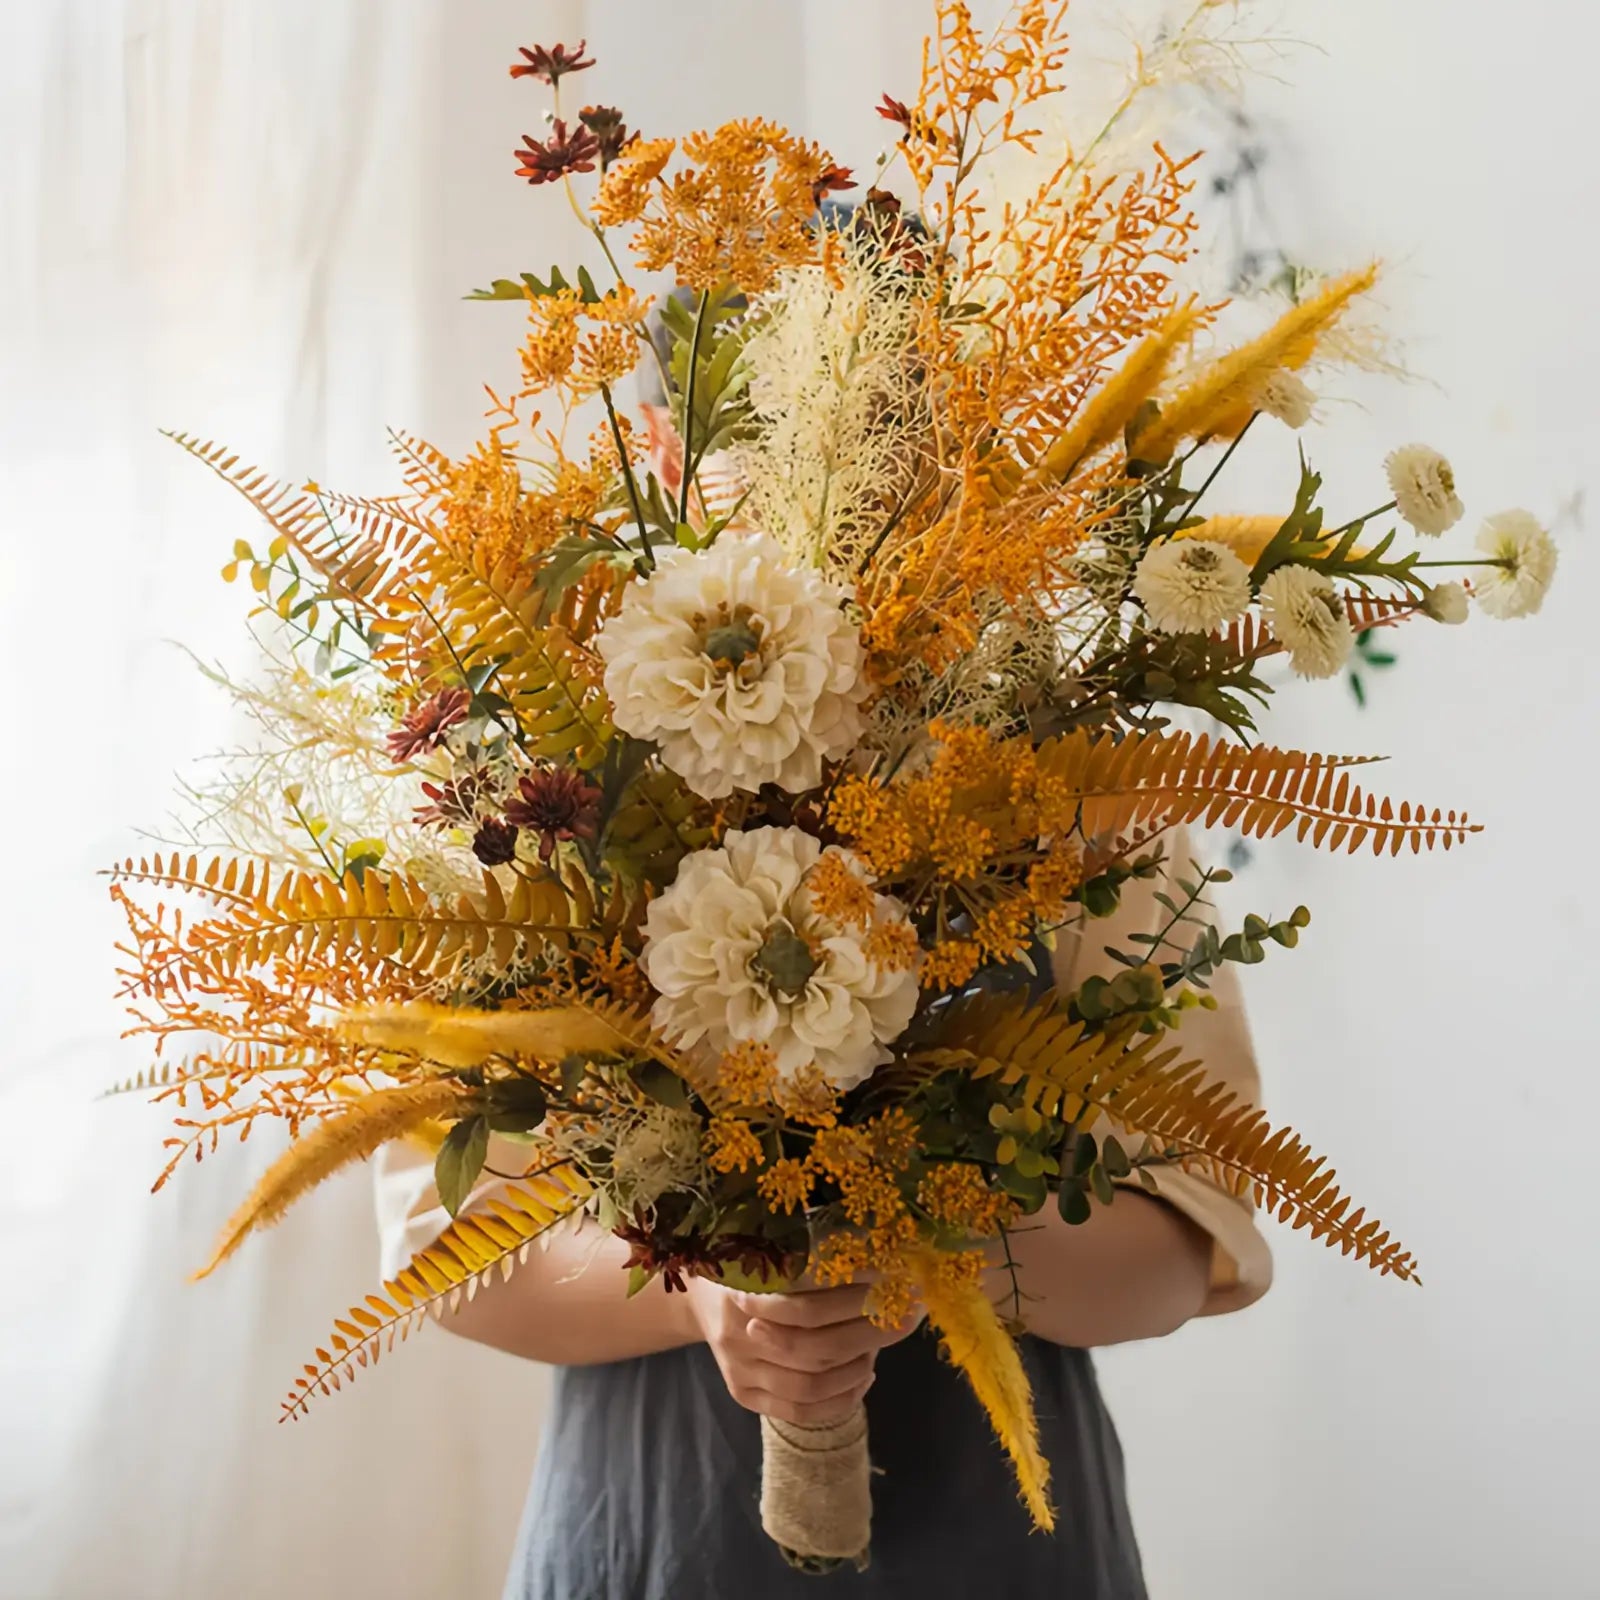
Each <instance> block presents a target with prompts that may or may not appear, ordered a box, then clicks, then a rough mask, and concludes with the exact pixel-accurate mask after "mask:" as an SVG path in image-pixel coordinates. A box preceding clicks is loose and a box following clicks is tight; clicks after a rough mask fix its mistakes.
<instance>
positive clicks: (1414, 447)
mask: <svg viewBox="0 0 1600 1600" xmlns="http://www.w3.org/2000/svg"><path fill="white" fill-rule="evenodd" d="M1383 467H1384V471H1385V472H1386V473H1388V475H1389V488H1390V491H1391V492H1392V493H1393V495H1394V503H1395V508H1396V509H1397V510H1398V511H1399V513H1400V515H1401V516H1402V517H1404V518H1405V519H1406V521H1407V522H1409V523H1410V524H1411V526H1412V527H1413V528H1415V529H1416V530H1417V532H1418V533H1425V534H1427V535H1428V536H1429V537H1430V538H1437V537H1438V536H1439V535H1440V534H1441V533H1448V532H1449V531H1450V529H1451V528H1453V527H1455V525H1456V524H1457V523H1458V522H1459V521H1460V520H1461V518H1462V517H1463V515H1465V513H1466V507H1465V506H1464V505H1462V503H1461V500H1460V498H1459V497H1458V496H1457V494H1456V475H1455V472H1454V471H1453V470H1452V468H1451V466H1450V463H1449V462H1448V461H1446V460H1445V458H1444V457H1443V456H1442V455H1440V454H1439V452H1438V451H1437V450H1430V449H1429V448H1428V447H1427V445H1425V444H1408V445H1405V446H1404V447H1403V448H1401V449H1399V450H1396V451H1395V452H1394V453H1393V454H1392V455H1390V456H1389V458H1388V460H1386V461H1385V462H1384V464H1383Z"/></svg>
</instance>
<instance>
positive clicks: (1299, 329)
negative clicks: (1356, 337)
mask: <svg viewBox="0 0 1600 1600" xmlns="http://www.w3.org/2000/svg"><path fill="white" fill-rule="evenodd" d="M1377 281H1378V269H1377V267H1376V266H1371V267H1367V268H1366V269H1365V270H1363V271H1361V272H1352V273H1348V274H1347V275H1346V276H1344V277H1342V278H1335V279H1333V280H1331V281H1330V282H1329V283H1327V284H1325V285H1324V286H1323V288H1322V289H1321V290H1319V291H1318V292H1317V293H1316V294H1314V295H1312V296H1311V298H1310V299H1309V300H1306V301H1304V302H1302V303H1301V304H1300V305H1297V306H1291V307H1290V308H1289V309H1288V310H1287V311H1286V312H1285V313H1284V314H1283V315H1282V316H1281V317H1280V318H1279V319H1278V320H1277V321H1276V322H1275V323H1274V324H1273V325H1272V326H1271V327H1270V328H1268V329H1267V331H1266V332H1265V333H1263V334H1261V335H1260V336H1259V337H1258V338H1255V339H1252V340H1251V341H1250V342H1249V343H1248V344H1244V345H1240V346H1239V348H1238V349H1237V350H1230V351H1229V352H1228V353H1227V354H1226V355H1224V356H1220V357H1218V358H1217V359H1216V360H1215V361H1213V362H1211V363H1209V364H1208V365H1207V366H1205V367H1203V368H1202V369H1201V370H1200V372H1199V373H1198V374H1196V375H1195V377H1193V378H1192V379H1191V380H1190V381H1189V382H1188V383H1186V384H1185V385H1184V386H1183V387H1182V388H1181V389H1179V390H1178V392H1177V393H1176V394H1174V395H1173V396H1172V397H1171V398H1170V399H1169V400H1168V401H1167V403H1166V404H1165V406H1164V407H1163V408H1162V412H1161V415H1160V416H1159V417H1158V418H1157V419H1156V420H1155V421H1154V422H1153V423H1151V425H1150V426H1149V427H1148V428H1146V429H1144V430H1143V431H1142V432H1141V433H1140V434H1139V436H1138V438H1137V439H1136V440H1135V441H1134V454H1135V455H1136V456H1137V457H1138V458H1139V459H1140V460H1142V461H1155V462H1164V461H1168V460H1170V459H1171V458H1172V454H1173V452H1174V451H1175V450H1176V449H1177V448H1178V446H1179V445H1180V444H1182V443H1183V441H1184V440H1185V439H1213V438H1232V437H1233V436H1234V435H1235V434H1237V433H1238V432H1239V430H1240V429H1241V428H1243V427H1244V425H1245V423H1247V422H1248V421H1249V420H1250V417H1251V415H1252V413H1253V412H1254V411H1256V409H1257V408H1258V404H1259V401H1260V397H1261V389H1262V386H1263V385H1264V384H1265V383H1266V381H1267V379H1268V378H1270V377H1271V376H1272V374H1273V373H1274V372H1278V371H1280V370H1284V369H1287V370H1289V371H1294V370H1296V369H1297V368H1299V367H1303V366H1304V365H1305V364H1306V363H1307V362H1308V361H1309V360H1310V359H1311V358H1312V356H1313V355H1315V354H1316V350H1317V344H1318V341H1319V340H1320V339H1321V338H1322V337H1323V335H1324V334H1326V333H1327V332H1328V331H1329V330H1330V329H1331V328H1332V327H1333V326H1334V324H1335V323H1336V322H1338V320H1339V318H1340V317H1341V316H1342V315H1343V314H1344V312H1345V310H1346V308H1347V307H1348V306H1349V304H1350V302H1351V301H1352V300H1354V299H1355V298H1356V297H1357V296H1358V295H1361V294H1365V293H1366V292H1367V291H1368V290H1369V289H1371V287H1372V286H1373V284H1375V283H1376V282H1377Z"/></svg>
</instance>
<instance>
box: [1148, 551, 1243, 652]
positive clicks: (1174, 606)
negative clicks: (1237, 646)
mask: <svg viewBox="0 0 1600 1600" xmlns="http://www.w3.org/2000/svg"><path fill="white" fill-rule="evenodd" d="M1133 592H1134V594H1135V595H1136V596H1137V597H1138V599H1139V600H1140V601H1141V602H1143V605H1144V608H1145V612H1146V614H1147V615H1148V616H1149V618H1150V626H1151V627H1152V628H1154V629H1156V631H1157V632H1159V633H1209V632H1210V631H1211V630H1212V629H1213V628H1220V627H1221V626H1222V625H1223V623H1225V622H1232V621H1233V619H1234V618H1235V617H1238V616H1242V615H1243V614H1244V610H1245V607H1246V606H1248V605H1249V604H1250V569H1249V568H1248V567H1247V566H1246V565H1245V564H1244V562H1242V561H1241V560H1240V559H1239V557H1238V556H1236V555H1235V554H1234V553H1233V551H1231V550H1230V549H1229V548H1228V547H1227V546H1226V545H1225V544H1217V543H1216V542H1215V541H1213V540H1210V539H1168V540H1164V541H1163V542H1162V543H1160V544H1157V545H1152V546H1151V547H1150V549H1148V550H1147V551H1145V553H1144V556H1143V558H1142V559H1141V560H1140V562H1139V566H1138V570H1137V571H1136V572H1135V573H1134V576H1133Z"/></svg>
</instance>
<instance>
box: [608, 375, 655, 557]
mask: <svg viewBox="0 0 1600 1600" xmlns="http://www.w3.org/2000/svg"><path fill="white" fill-rule="evenodd" d="M600 394H601V397H602V398H603V399H604V401H605V403H606V418H607V420H608V421H609V422H610V424H611V437H612V438H613V439H614V440H615V441H616V446H617V463H618V465H619V466H620V467H621V468H622V479H623V482H624V483H625V484H626V485H627V487H628V500H629V502H630V503H631V504H632V506H633V520H634V521H635V522H636V523H637V524H638V526H639V551H640V554H641V555H643V557H644V564H645V566H646V567H653V566H654V565H655V564H656V558H655V555H654V553H653V552H652V551H651V549H650V532H649V529H648V528H647V527H646V525H645V520H644V502H643V501H642V500H641V499H640V498H639V480H638V479H637V478H635V477H634V475H633V463H632V462H631V461H630V460H629V459H628V445H627V441H626V440H625V439H624V438H623V437H622V424H621V422H620V421H618V420H617V408H616V404H615V402H614V401H613V400H612V398H611V388H610V385H609V384H604V383H602V384H601V385H600Z"/></svg>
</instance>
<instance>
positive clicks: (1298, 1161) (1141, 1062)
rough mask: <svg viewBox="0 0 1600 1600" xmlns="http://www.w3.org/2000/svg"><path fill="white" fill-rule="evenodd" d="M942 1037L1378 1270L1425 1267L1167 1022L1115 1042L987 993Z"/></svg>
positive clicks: (1059, 1015) (1406, 1274) (983, 1072)
mask: <svg viewBox="0 0 1600 1600" xmlns="http://www.w3.org/2000/svg"><path fill="white" fill-rule="evenodd" d="M1115 1042H1116V1041H1115V1040H1113V1041H1112V1043H1113V1044H1115ZM940 1045H941V1048H942V1049H943V1050H944V1051H946V1052H947V1053H948V1054H947V1057H946V1059H947V1060H949V1061H950V1062H951V1064H952V1065H954V1064H957V1061H956V1057H957V1056H960V1055H964V1057H965V1060H966V1062H967V1064H968V1066H969V1070H971V1071H973V1072H974V1073H975V1074H977V1075H979V1076H993V1075H998V1076H999V1077H1000V1078H1001V1080H1002V1082H1007V1083H1015V1082H1018V1081H1021V1082H1023V1083H1024V1085H1025V1092H1026V1094H1027V1096H1028V1097H1029V1100H1030V1101H1031V1102H1032V1103H1035V1104H1038V1105H1040V1106H1041V1107H1043V1108H1046V1109H1052V1110H1057V1111H1059V1113H1060V1115H1061V1116H1062V1117H1063V1118H1066V1119H1067V1120H1070V1121H1074V1122H1080V1123H1081V1122H1084V1121H1091V1122H1092V1121H1094V1120H1095V1118H1096V1117H1099V1116H1104V1117H1107V1118H1109V1119H1110V1120H1111V1121H1112V1122H1114V1123H1116V1124H1118V1125H1119V1126H1120V1127H1122V1128H1123V1129H1125V1130H1126V1131H1127V1132H1128V1133H1129V1134H1130V1135H1132V1136H1134V1137H1135V1138H1141V1137H1143V1138H1149V1139H1151V1140H1152V1141H1153V1142H1154V1143H1155V1144H1156V1145H1157V1146H1158V1147H1161V1148H1176V1149H1178V1150H1180V1151H1182V1152H1183V1153H1184V1154H1185V1155H1186V1156H1188V1157H1190V1158H1191V1159H1193V1160H1195V1161H1196V1162H1197V1163H1199V1164H1202V1165H1205V1164H1209V1165H1211V1166H1213V1167H1214V1168H1218V1169H1221V1170H1222V1171H1223V1172H1225V1173H1231V1174H1235V1175H1237V1176H1238V1177H1239V1178H1240V1179H1241V1180H1244V1181H1245V1182H1247V1183H1248V1185H1249V1187H1250V1189H1251V1190H1252V1191H1253V1193H1254V1196H1255V1200H1256V1203H1257V1204H1258V1205H1260V1206H1263V1207H1265V1208H1266V1209H1268V1210H1270V1211H1274V1212H1275V1213H1276V1214H1277V1216H1278V1218H1279V1220H1280V1221H1283V1222H1292V1223H1293V1224H1294V1226H1295V1227H1296V1228H1307V1229H1309V1230H1310V1232H1311V1236H1312V1238H1314V1239H1321V1240H1323V1241H1325V1242H1326V1243H1327V1244H1328V1245H1330V1246H1334V1247H1337V1248H1338V1249H1339V1250H1340V1251H1342V1252H1343V1253H1344V1254H1345V1255H1354V1256H1355V1257H1356V1258H1357V1259H1358V1260H1362V1261H1365V1262H1366V1263H1367V1264H1368V1265H1369V1266H1371V1267H1373V1268H1375V1269H1376V1270H1377V1271H1378V1272H1380V1273H1383V1274H1385V1275H1387V1274H1389V1273H1393V1274H1394V1275H1395V1276H1396V1277H1398V1278H1402V1279H1406V1280H1412V1279H1415V1278H1416V1276H1417V1268H1416V1261H1415V1259H1414V1258H1413V1256H1412V1255H1411V1253H1410V1252H1409V1251H1408V1250H1406V1249H1404V1248H1403V1247H1402V1246H1401V1244H1400V1243H1399V1241H1398V1240H1396V1239H1393V1238H1392V1237H1391V1236H1390V1235H1389V1233H1388V1232H1387V1230H1385V1229H1384V1227H1383V1225H1382V1224H1381V1223H1380V1222H1378V1221H1377V1220H1376V1219H1373V1220H1370V1221H1369V1220H1368V1219H1367V1216H1366V1212H1365V1210H1354V1211H1353V1210H1352V1209H1351V1207H1352V1202H1351V1200H1350V1197H1349V1196H1348V1195H1345V1194H1342V1193H1341V1192H1340V1191H1339V1189H1338V1187H1337V1185H1336V1184H1335V1181H1334V1179H1335V1174H1334V1172H1333V1170H1332V1169H1331V1168H1330V1167H1328V1165H1327V1163H1326V1161H1325V1160H1324V1159H1323V1158H1322V1157H1320V1156H1316V1155H1314V1154H1313V1153H1312V1151H1311V1149H1310V1148H1309V1146H1307V1145H1306V1143H1305V1142H1304V1140H1302V1139H1301V1138H1300V1137H1299V1136H1298V1135H1297V1134H1295V1133H1293V1132H1292V1131H1291V1130H1290V1129H1288V1128H1279V1129H1277V1130H1274V1129H1273V1128H1272V1126H1271V1124H1270V1123H1269V1122H1268V1121H1267V1118H1266V1115H1265V1114H1264V1113H1263V1112H1262V1111H1260V1110H1258V1109H1257V1108H1256V1107H1255V1106H1253V1105H1251V1104H1250V1103H1249V1102H1248V1101H1244V1100H1241V1099H1240V1098H1239V1096H1238V1095H1237V1094H1236V1093H1235V1092H1234V1091H1233V1090H1231V1089H1229V1088H1227V1087H1226V1086H1225V1085H1223V1084H1220V1083H1215V1082H1212V1081H1211V1080H1210V1079H1209V1078H1208V1077H1207V1075H1206V1072H1205V1069H1204V1068H1203V1067H1202V1066H1201V1065H1200V1064H1199V1063H1198V1062H1194V1061H1180V1060H1179V1058H1180V1056H1181V1055H1182V1051H1181V1050H1180V1049H1179V1048H1177V1047H1176V1046H1172V1047H1166V1046H1165V1035H1164V1034H1158V1035H1153V1036H1150V1037H1148V1038H1146V1039H1144V1040H1142V1041H1141V1042H1140V1043H1139V1044H1137V1045H1135V1046H1134V1047H1133V1048H1131V1049H1128V1050H1126V1051H1122V1050H1119V1049H1115V1048H1113V1049H1110V1050H1108V1049H1107V1041H1106V1038H1105V1037H1104V1036H1096V1035H1093V1034H1090V1033H1088V1032H1087V1031H1086V1029H1085V1025H1084V1024H1083V1023H1080V1022H1073V1021H1072V1020H1071V1019H1070V1017H1069V1016H1068V1014H1067V1012H1066V1011H1065V1010H1064V1009H1062V1008H1060V1007H1058V1006H1056V1005H1055V1004H1054V1003H1053V1002H1050V1001H1045V1002H1043V1003H1040V1004H1033V1003H1030V1002H1029V1001H1028V999H1027V998H1026V996H1019V995H996V994H990V995H982V996H979V997H977V998H975V999H972V1000H968V1001H963V1002H962V1003H960V1004H959V1005H957V1006H954V1007H952V1008H951V1011H950V1013H949V1016H948V1019H947V1020H946V1022H945V1025H944V1027H943V1028H942V1030H941V1038H940ZM1091 1113H1092V1115H1091Z"/></svg>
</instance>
